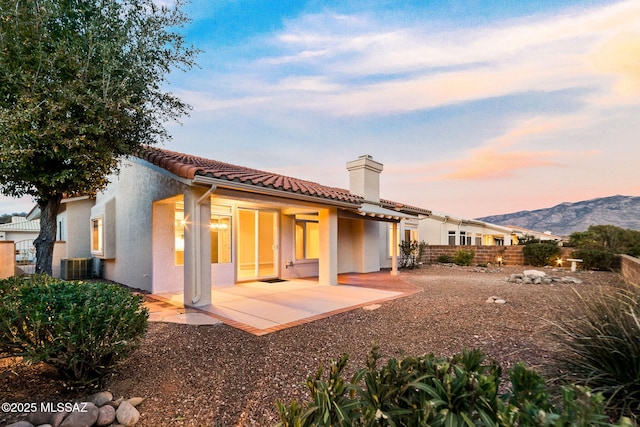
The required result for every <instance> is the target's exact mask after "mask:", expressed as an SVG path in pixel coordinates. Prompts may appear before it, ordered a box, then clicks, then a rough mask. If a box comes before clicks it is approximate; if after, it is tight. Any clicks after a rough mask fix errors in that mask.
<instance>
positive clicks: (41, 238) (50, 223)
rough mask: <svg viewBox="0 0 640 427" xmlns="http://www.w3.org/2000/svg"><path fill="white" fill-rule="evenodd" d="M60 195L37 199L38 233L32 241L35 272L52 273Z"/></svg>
mask: <svg viewBox="0 0 640 427" xmlns="http://www.w3.org/2000/svg"><path fill="white" fill-rule="evenodd" d="M61 200H62V196H51V197H49V198H48V199H45V200H38V207H39V208H40V234H39V235H38V238H37V239H36V240H34V241H33V245H34V246H35V247H36V273H45V274H48V275H49V276H51V275H52V273H53V247H54V245H55V243H56V233H57V230H58V221H57V220H58V209H59V208H60V201H61Z"/></svg>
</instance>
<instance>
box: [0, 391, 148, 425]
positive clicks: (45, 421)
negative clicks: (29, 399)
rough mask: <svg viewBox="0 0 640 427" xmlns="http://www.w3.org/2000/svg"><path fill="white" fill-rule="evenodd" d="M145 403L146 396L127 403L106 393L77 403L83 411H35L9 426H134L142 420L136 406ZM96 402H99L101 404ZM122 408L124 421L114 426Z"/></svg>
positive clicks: (100, 393) (78, 400)
mask: <svg viewBox="0 0 640 427" xmlns="http://www.w3.org/2000/svg"><path fill="white" fill-rule="evenodd" d="M145 400H146V398H144V397H132V398H129V399H128V400H125V399H124V398H122V397H121V398H119V399H117V400H114V399H113V394H112V393H111V392H108V391H103V392H98V393H95V394H92V395H91V396H89V397H86V398H84V399H76V400H74V401H73V403H74V404H76V405H77V408H80V410H79V411H74V412H71V413H67V412H55V413H49V412H32V413H29V414H27V415H26V418H25V419H24V420H20V421H16V422H14V423H13V424H8V425H7V427H107V426H110V427H118V426H121V427H131V426H134V425H135V424H136V423H137V422H138V421H139V419H140V412H139V411H138V410H137V409H135V407H134V406H138V405H140V404H141V403H142V402H144V401H145ZM94 402H98V403H99V405H96V404H95V403H94ZM68 403H72V402H71V401H69V402H68ZM119 406H124V409H123V411H121V420H118V422H119V423H121V424H114V423H115V422H116V419H117V418H116V417H117V410H116V408H118V407H119ZM1 421H2V420H1V419H0V422H1Z"/></svg>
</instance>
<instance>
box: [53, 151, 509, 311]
mask: <svg viewBox="0 0 640 427" xmlns="http://www.w3.org/2000/svg"><path fill="white" fill-rule="evenodd" d="M346 168H347V171H348V173H349V182H350V185H349V189H348V190H346V189H340V188H334V187H328V186H324V185H321V184H318V183H314V182H309V181H305V180H301V179H296V178H292V177H287V176H282V175H278V174H274V173H269V172H265V171H260V170H256V169H250V168H246V167H242V166H236V165H232V164H228V163H222V162H218V161H215V160H210V159H205V158H202V157H197V156H192V155H188V154H183V153H177V152H173V151H168V150H165V149H161V148H155V147H146V148H145V149H143V150H141V151H140V152H139V153H138V154H136V155H134V156H130V157H129V158H127V159H125V160H123V162H122V164H121V168H120V172H119V174H117V175H114V176H113V177H111V180H110V182H111V183H110V184H109V186H108V187H107V188H106V189H105V190H104V191H103V192H101V193H100V194H98V195H97V196H96V197H95V198H88V197H75V198H68V199H65V200H64V201H63V203H62V207H61V209H60V212H59V214H58V228H59V235H58V239H59V240H61V241H64V242H65V243H64V244H63V245H61V246H58V248H57V250H56V254H57V255H56V256H57V257H58V258H62V259H69V258H92V259H93V260H94V261H93V268H94V269H95V270H99V272H100V274H101V275H102V276H103V277H104V278H106V279H110V280H114V281H117V282H121V283H125V284H127V285H129V286H132V287H136V288H140V289H144V290H147V291H150V292H153V293H164V292H181V293H183V294H184V303H185V304H186V305H193V306H200V305H208V304H211V289H212V287H216V286H232V285H234V284H236V283H239V282H245V281H265V282H268V281H272V280H287V279H295V278H301V277H317V278H318V281H319V282H320V284H328V285H333V284H337V280H338V279H337V278H338V274H340V273H352V272H355V273H368V272H376V271H380V270H381V269H385V268H388V269H390V270H391V274H397V265H398V261H397V253H398V249H397V248H398V245H399V243H400V241H401V240H425V241H426V242H427V243H430V244H442V242H448V243H451V244H459V242H460V241H461V239H462V237H461V236H462V235H463V234H464V235H465V244H466V243H467V242H469V243H471V244H511V239H510V238H508V237H509V236H510V235H511V234H510V233H511V232H510V230H508V229H506V228H500V227H498V226H493V227H492V226H490V225H487V224H484V223H477V224H475V223H474V224H472V225H473V226H474V227H480V228H478V230H481V231H482V232H483V233H484V234H478V233H476V232H475V231H473V232H472V231H469V236H473V240H470V241H467V238H466V234H465V233H466V230H465V233H463V234H461V233H462V231H461V230H462V229H461V223H460V222H459V221H458V222H457V223H456V222H454V221H453V220H452V219H451V217H448V216H447V217H446V218H445V216H444V215H439V214H434V213H433V212H432V211H430V210H428V209H423V208H419V207H415V206H409V205H405V204H401V203H398V202H394V201H391V200H387V199H381V198H380V174H381V172H382V170H383V165H382V164H381V163H379V162H377V161H375V160H373V158H371V156H368V155H365V156H361V157H359V158H358V159H355V160H353V161H350V162H347V164H346ZM465 226H470V224H466V225H465ZM496 227H498V228H496ZM452 230H453V231H455V232H456V233H457V234H456V238H455V239H454V240H453V241H451V240H450V236H451V235H452V234H451V231H452ZM477 235H480V236H481V241H479V240H477V238H476V236H477ZM488 235H490V236H492V237H491V238H489V237H487V236H488ZM498 235H500V236H502V237H501V238H500V239H498V238H497V237H496V236H498ZM448 243H444V244H448ZM54 267H56V266H55V265H54ZM56 270H57V269H56ZM58 272H59V271H58ZM55 273H56V271H54V274H55Z"/></svg>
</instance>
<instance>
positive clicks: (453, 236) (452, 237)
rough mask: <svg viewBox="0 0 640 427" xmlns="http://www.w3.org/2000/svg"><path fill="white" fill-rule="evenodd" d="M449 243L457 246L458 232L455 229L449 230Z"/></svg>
mask: <svg viewBox="0 0 640 427" xmlns="http://www.w3.org/2000/svg"><path fill="white" fill-rule="evenodd" d="M448 244H449V246H455V245H456V232H455V230H452V231H449V241H448Z"/></svg>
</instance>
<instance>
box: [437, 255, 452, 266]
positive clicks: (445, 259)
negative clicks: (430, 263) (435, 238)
mask: <svg viewBox="0 0 640 427" xmlns="http://www.w3.org/2000/svg"><path fill="white" fill-rule="evenodd" d="M438 262H440V263H442V264H452V263H453V257H452V256H451V255H440V256H439V257H438Z"/></svg>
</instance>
